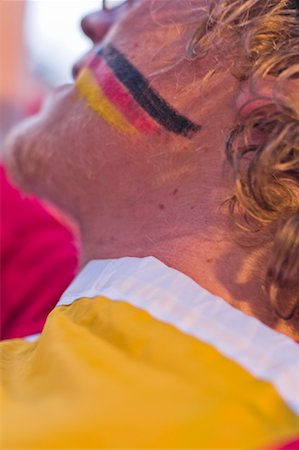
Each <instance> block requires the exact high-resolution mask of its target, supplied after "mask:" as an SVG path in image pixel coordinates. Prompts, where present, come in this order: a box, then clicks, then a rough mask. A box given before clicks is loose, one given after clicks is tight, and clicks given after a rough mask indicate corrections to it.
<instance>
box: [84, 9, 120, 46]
mask: <svg viewBox="0 0 299 450" xmlns="http://www.w3.org/2000/svg"><path fill="white" fill-rule="evenodd" d="M115 20H116V12H115V11H113V10H112V11H106V10H100V11H96V12H93V13H90V14H88V15H87V16H85V17H84V18H83V19H82V21H81V28H82V30H83V32H84V33H85V34H86V36H87V37H89V38H90V39H91V40H92V42H93V43H97V42H99V41H101V40H102V39H103V38H104V37H105V35H106V33H107V32H108V30H109V29H110V27H111V26H112V25H113V23H114V22H115Z"/></svg>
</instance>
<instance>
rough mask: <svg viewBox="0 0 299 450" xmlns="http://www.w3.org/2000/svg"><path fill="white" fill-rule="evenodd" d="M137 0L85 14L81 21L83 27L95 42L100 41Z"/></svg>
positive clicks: (129, 0)
mask: <svg viewBox="0 0 299 450" xmlns="http://www.w3.org/2000/svg"><path fill="white" fill-rule="evenodd" d="M134 3H137V0H127V1H125V2H123V3H122V4H119V5H118V6H116V7H115V8H112V9H101V10H98V11H95V12H93V13H90V14H88V15H87V16H85V17H84V18H83V19H82V21H81V28H82V30H83V32H84V33H85V34H86V36H88V37H89V38H90V39H91V40H92V42H93V43H97V42H100V41H101V40H102V39H103V38H104V37H105V35H106V34H107V32H108V31H109V29H110V27H111V26H112V25H113V24H114V23H115V22H116V21H117V20H118V19H119V18H120V17H121V16H122V14H124V12H126V11H127V10H128V9H129V8H130V6H132V5H133V4H134Z"/></svg>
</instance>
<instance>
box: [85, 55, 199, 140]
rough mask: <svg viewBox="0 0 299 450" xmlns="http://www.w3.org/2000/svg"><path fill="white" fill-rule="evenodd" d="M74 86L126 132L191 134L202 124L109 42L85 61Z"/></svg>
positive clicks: (120, 130)
mask: <svg viewBox="0 0 299 450" xmlns="http://www.w3.org/2000/svg"><path fill="white" fill-rule="evenodd" d="M76 87H77V89H78V91H79V93H80V95H81V96H82V97H83V98H84V99H85V100H86V102H87V103H88V105H89V106H90V107H91V108H92V109H93V110H94V111H96V112H97V113H98V114H99V115H100V116H101V117H102V119H104V120H105V121H106V122H107V123H108V124H109V125H110V126H112V127H113V128H114V129H116V130H117V131H118V132H120V133H122V134H125V135H137V134H140V133H141V134H152V133H154V134H161V133H162V132H163V131H167V132H171V133H174V134H177V135H182V136H185V137H187V138H192V137H193V135H194V134H195V133H197V132H198V131H199V130H200V128H201V127H200V125H196V124H194V123H193V122H192V121H190V120H189V119H188V118H186V117H184V116H182V115H181V114H179V113H178V112H177V111H175V110H174V108H172V107H171V106H170V105H169V104H168V103H167V102H166V101H165V100H164V99H163V98H162V97H161V96H160V95H159V94H158V93H157V92H156V91H154V90H153V89H152V88H151V87H150V85H149V82H148V81H147V79H146V78H145V77H144V76H143V75H142V74H141V73H140V72H139V71H138V70H137V69H136V68H135V67H134V66H133V65H132V64H131V63H130V62H129V61H128V60H127V59H126V58H125V57H124V56H123V55H122V54H121V53H120V52H119V51H118V50H117V49H115V48H114V47H112V46H107V47H105V48H104V49H102V50H101V51H99V52H98V53H97V54H96V55H94V56H93V57H92V58H91V59H90V60H89V61H88V62H87V64H86V67H84V68H83V69H82V71H81V73H80V74H79V76H78V78H77V81H76Z"/></svg>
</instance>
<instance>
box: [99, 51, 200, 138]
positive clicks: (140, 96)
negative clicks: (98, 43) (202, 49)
mask: <svg viewBox="0 0 299 450" xmlns="http://www.w3.org/2000/svg"><path fill="white" fill-rule="evenodd" d="M97 55H98V56H100V57H102V58H103V59H104V60H105V62H106V64H107V65H108V66H109V67H110V69H111V70H112V72H113V73H114V75H115V76H116V77H117V78H118V80H119V81H120V82H121V83H122V84H123V85H124V86H125V87H126V88H127V89H128V91H129V92H130V94H131V95H132V97H133V98H134V99H135V101H136V102H137V103H138V104H139V105H140V106H141V107H142V108H143V109H144V110H145V111H146V112H147V113H148V114H149V116H151V117H152V118H153V119H154V120H155V121H156V122H158V123H159V124H160V125H162V126H163V127H164V128H166V129H167V130H168V131H170V132H172V133H175V134H178V135H182V136H185V137H188V138H191V137H193V135H194V134H195V133H197V132H198V131H199V130H200V129H201V125H198V124H195V123H194V122H192V121H191V120H190V119H188V118H187V117H185V116H183V115H181V114H180V113H178V112H177V111H176V110H175V109H174V108H173V107H172V106H170V105H169V103H167V102H166V101H165V100H164V99H163V98H162V97H161V96H160V95H159V94H158V93H157V92H156V91H155V90H154V89H153V88H152V87H151V86H150V84H149V82H148V80H147V79H146V78H145V77H144V76H143V75H142V74H141V73H140V72H139V71H138V70H137V69H136V68H135V67H134V66H133V64H132V63H131V62H130V61H128V60H127V59H126V57H125V56H124V55H123V54H122V53H121V52H120V51H119V50H117V49H116V48H115V47H114V46H113V45H111V44H109V45H107V46H105V47H104V48H102V49H100V50H99V51H98V52H97Z"/></svg>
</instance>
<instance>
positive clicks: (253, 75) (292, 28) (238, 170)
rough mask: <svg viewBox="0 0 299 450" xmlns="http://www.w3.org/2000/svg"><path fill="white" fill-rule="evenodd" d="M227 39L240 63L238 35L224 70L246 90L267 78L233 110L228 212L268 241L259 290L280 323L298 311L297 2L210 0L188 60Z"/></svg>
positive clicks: (228, 143) (298, 131)
mask: <svg viewBox="0 0 299 450" xmlns="http://www.w3.org/2000/svg"><path fill="white" fill-rule="evenodd" d="M228 34H229V35H230V36H232V35H238V36H240V37H241V41H242V42H241V45H242V53H243V50H245V52H244V56H243V57H242V60H240V38H238V39H235V40H231V41H233V42H236V44H235V45H233V48H232V49H231V50H232V52H235V57H234V58H232V60H234V61H235V63H234V64H233V66H232V67H231V70H232V73H233V74H234V75H235V76H236V77H237V78H238V79H239V80H240V81H245V80H246V81H247V82H248V83H249V85H251V86H254V84H255V82H256V80H258V79H261V78H262V79H267V77H271V79H273V80H274V81H275V82H274V83H273V92H272V95H271V96H270V98H269V99H268V100H269V101H268V102H266V104H265V102H264V104H263V106H260V107H257V108H255V109H254V110H253V111H252V113H250V114H248V115H242V114H241V113H240V116H239V123H238V124H237V125H236V127H235V128H234V130H233V131H232V132H231V134H230V136H229V138H228V140H227V145H226V154H227V159H228V161H229V163H230V164H231V167H232V169H233V173H234V181H235V192H234V195H233V196H232V197H231V199H230V200H229V209H230V211H231V213H232V214H233V216H234V217H235V218H238V220H237V222H238V223H239V225H240V224H241V223H242V224H243V225H242V226H243V227H244V226H245V227H246V228H247V229H249V230H251V231H254V232H257V231H259V232H262V231H266V233H260V234H263V235H267V236H271V248H272V250H271V254H270V255H269V260H268V268H267V272H266V280H265V290H266V292H267V294H268V297H269V299H270V301H271V304H272V305H273V307H274V308H275V310H276V312H277V313H278V314H279V316H280V317H283V318H284V319H285V320H287V319H290V318H291V317H293V315H294V313H295V311H296V309H297V308H298V306H299V79H298V78H299V1H298V0H297V1H294V0H293V1H287V0H220V1H214V2H212V5H211V7H210V11H209V14H208V15H207V20H206V22H205V23H202V24H201V25H200V27H199V28H198V29H197V30H196V32H195V33H194V36H193V38H192V40H191V42H190V44H189V46H188V49H187V51H188V53H189V56H191V57H192V58H195V57H197V55H199V56H200V53H201V52H202V51H203V52H206V51H208V50H209V47H211V46H214V45H218V44H219V42H220V43H221V40H224V39H226V36H227V35H228ZM240 212H241V213H242V214H241V217H242V220H241V221H240V219H239V217H240ZM269 231H270V233H269Z"/></svg>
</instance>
